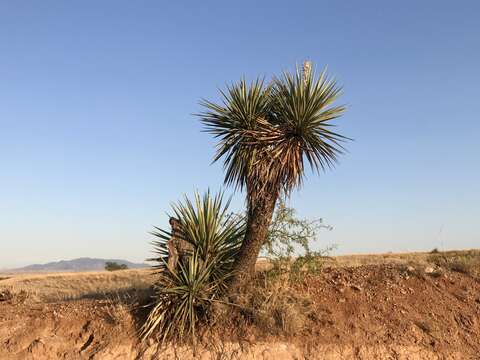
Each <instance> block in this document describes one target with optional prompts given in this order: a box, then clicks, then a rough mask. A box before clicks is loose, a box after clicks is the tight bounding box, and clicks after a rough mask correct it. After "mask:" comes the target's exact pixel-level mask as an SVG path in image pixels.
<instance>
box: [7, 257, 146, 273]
mask: <svg viewBox="0 0 480 360" xmlns="http://www.w3.org/2000/svg"><path fill="white" fill-rule="evenodd" d="M109 261H110V262H116V263H117V264H125V265H127V266H128V268H129V269H140V268H145V267H148V266H149V265H148V264H137V263H132V262H130V261H127V260H120V259H94V258H88V257H84V258H78V259H73V260H61V261H55V262H50V263H47V264H34V265H28V266H25V267H22V268H18V269H14V270H11V271H15V272H47V271H91V270H104V269H105V263H106V262H109Z"/></svg>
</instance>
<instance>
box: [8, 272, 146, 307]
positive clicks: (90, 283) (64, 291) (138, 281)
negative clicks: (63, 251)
mask: <svg viewBox="0 0 480 360" xmlns="http://www.w3.org/2000/svg"><path fill="white" fill-rule="evenodd" d="M152 282H153V275H151V271H149V270H148V269H141V270H122V271H115V272H108V271H99V272H77V273H72V272H68V273H37V274H11V275H9V276H8V277H7V276H5V277H4V278H3V280H0V292H1V291H5V290H8V291H10V292H11V293H13V294H18V293H26V294H27V295H28V297H29V298H30V299H32V300H37V301H45V302H55V301H63V300H71V299H81V298H101V297H103V298H108V297H122V296H130V295H131V293H136V294H138V293H146V292H148V291H149V288H150V286H151V284H152Z"/></svg>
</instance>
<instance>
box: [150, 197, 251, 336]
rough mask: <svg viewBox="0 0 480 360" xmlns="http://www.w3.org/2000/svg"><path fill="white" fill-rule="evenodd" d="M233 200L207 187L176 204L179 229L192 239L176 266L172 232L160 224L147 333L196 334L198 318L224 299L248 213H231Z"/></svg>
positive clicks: (207, 313)
mask: <svg viewBox="0 0 480 360" xmlns="http://www.w3.org/2000/svg"><path fill="white" fill-rule="evenodd" d="M229 203H230V201H227V202H226V203H225V204H223V196H222V194H221V193H220V194H217V195H215V196H212V195H211V194H210V192H207V193H206V194H205V195H204V196H203V197H201V196H200V195H199V194H198V193H196V194H195V196H194V201H193V202H192V201H191V200H190V199H188V198H187V197H185V199H184V201H183V202H180V203H177V204H174V205H173V206H172V207H173V212H174V216H175V217H176V218H177V219H178V220H179V223H180V225H179V233H178V234H175V235H176V236H178V237H180V238H181V239H182V240H185V241H187V242H189V243H190V244H191V245H192V252H191V254H190V255H189V256H187V257H183V258H182V257H181V258H180V259H179V262H178V264H177V267H176V268H175V269H171V268H169V267H168V266H167V261H168V248H167V242H168V240H169V239H170V237H171V235H172V234H171V233H170V232H169V231H166V230H162V229H159V228H156V231H155V232H154V233H153V234H154V235H155V236H157V237H158V240H157V241H154V242H153V245H154V251H155V252H156V253H157V255H158V257H157V258H154V259H150V260H153V261H156V262H157V264H156V265H155V269H156V270H157V274H158V281H157V283H156V284H155V297H154V302H153V304H152V305H153V307H152V310H151V312H150V314H149V316H148V318H147V321H146V322H145V324H144V325H143V327H142V336H143V338H146V337H148V336H150V335H152V334H154V333H157V334H159V335H160V337H161V339H162V340H163V341H165V340H167V339H169V338H178V339H180V340H182V339H185V338H186V337H187V336H193V337H194V336H195V333H196V325H197V323H198V322H199V321H201V320H203V319H206V318H208V315H209V313H210V309H211V305H212V303H213V302H215V301H220V299H221V297H222V295H223V294H224V293H225V290H226V288H227V285H226V283H227V280H228V279H229V278H230V277H231V276H232V265H233V261H234V259H235V256H236V255H237V253H238V250H239V247H240V244H241V241H242V239H243V237H244V232H245V225H244V219H242V218H239V217H237V216H229V215H228V206H229Z"/></svg>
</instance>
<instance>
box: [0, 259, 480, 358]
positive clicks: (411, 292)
mask: <svg viewBox="0 0 480 360" xmlns="http://www.w3.org/2000/svg"><path fill="white" fill-rule="evenodd" d="M293 291H298V292H302V293H305V294H307V293H308V294H309V296H310V298H311V299H312V301H313V304H312V306H313V308H314V312H313V313H312V314H309V317H308V324H307V326H306V327H305V330H304V331H301V332H299V333H298V334H295V335H293V336H291V337H289V338H285V337H280V336H274V335H271V334H270V335H269V334H266V333H265V332H262V330H261V329H252V332H251V333H252V336H251V337H250V339H249V340H248V342H247V343H240V344H238V343H237V344H236V343H229V342H225V341H222V342H220V341H219V342H218V343H216V344H215V346H214V347H213V348H212V347H210V348H209V349H208V350H205V349H202V348H200V349H199V350H198V353H197V355H198V356H199V358H203V359H210V358H218V359H228V358H240V359H242V358H255V359H276V360H279V359H302V358H306V359H480V283H479V282H478V281H477V280H475V279H473V278H472V277H470V276H468V275H464V274H460V273H456V272H448V271H445V272H443V273H442V274H435V275H428V274H425V273H424V269H420V270H414V269H407V268H406V267H405V266H400V265H369V266H360V267H355V268H353V267H352V268H328V269H325V270H324V272H323V273H322V274H321V275H319V276H315V277H309V278H307V279H305V280H304V281H302V282H299V283H298V284H296V285H295V288H294V289H293ZM0 300H3V301H0V359H2V360H3V359H22V360H23V359H39V360H43V359H102V360H103V359H106V360H109V359H157V358H158V359H173V358H180V359H188V358H191V356H192V354H191V352H189V351H187V350H186V349H183V348H177V349H174V348H173V347H170V348H168V349H166V350H162V352H160V353H157V354H155V352H156V346H155V345H154V344H151V343H150V344H143V345H141V344H139V343H138V341H137V337H136V335H135V334H136V329H137V326H136V323H137V322H138V321H141V319H140V318H138V317H136V316H135V315H134V314H132V313H130V312H129V311H128V310H127V308H126V307H125V306H124V305H122V304H121V303H115V302H112V301H106V300H76V301H65V302H56V303H41V302H40V303H31V302H29V301H28V298H27V299H23V298H22V297H21V296H19V295H16V296H14V297H13V298H9V296H8V295H5V294H4V296H3V297H0ZM252 326H254V325H252Z"/></svg>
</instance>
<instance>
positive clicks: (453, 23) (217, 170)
mask: <svg viewBox="0 0 480 360" xmlns="http://www.w3.org/2000/svg"><path fill="white" fill-rule="evenodd" d="M479 13H480V3H479V2H478V1H471V2H469V1H458V2H453V1H438V0H437V1H396V2H393V1H362V2H358V1H312V2H301V1H297V2H292V1H288V2H281V1H261V2H260V1H251V2H250V1H236V2H226V1H219V2H210V1H195V2H193V1H192V2H181V1H175V2H173V1H172V2H163V1H117V0H116V1H76V2H72V1H47V0H44V1H2V2H0V166H1V168H0V268H5V267H11V266H20V265H25V264H28V263H33V262H46V261H52V260H59V259H68V258H75V257H80V256H92V257H108V258H125V259H128V260H133V261H142V260H143V259H145V258H147V257H149V256H150V255H151V253H150V248H151V247H150V245H149V241H151V240H152V236H151V235H149V234H148V231H150V230H151V229H152V226H153V225H159V226H165V225H166V224H167V217H166V215H165V212H166V211H168V210H169V203H170V202H171V201H175V200H177V199H178V198H180V197H181V195H182V194H183V193H187V194H191V193H192V192H193V191H194V190H195V189H199V190H204V189H206V188H207V187H210V188H211V189H219V188H220V187H221V185H222V181H223V171H222V167H221V165H220V164H218V165H210V162H211V158H212V155H213V140H212V139H211V138H210V136H209V135H208V134H205V133H201V132H200V130H201V125H200V123H199V121H198V119H197V118H195V117H194V116H193V115H192V113H196V112H198V111H199V110H201V108H200V106H199V105H198V101H199V100H200V99H201V98H207V99H210V100H218V98H219V96H218V88H224V86H225V84H227V83H230V82H232V81H236V80H238V79H239V78H240V77H241V76H242V75H245V76H246V77H247V78H253V77H255V76H257V75H261V76H266V77H267V78H268V77H270V76H271V75H272V74H278V73H279V72H280V71H282V70H285V69H287V70H291V69H293V67H294V66H295V64H296V63H301V62H302V61H303V60H304V59H305V58H308V59H311V60H312V61H313V62H314V64H316V65H317V66H319V67H323V66H324V65H328V69H329V72H330V73H331V74H332V75H335V76H336V78H337V79H338V81H339V82H340V83H341V84H343V86H344V91H345V94H344V97H343V102H345V103H346V104H347V105H348V111H347V113H346V115H345V116H344V117H342V118H341V119H339V121H338V125H339V127H338V130H339V131H341V132H342V133H344V134H345V135H347V136H349V137H352V138H354V139H355V141H354V142H351V143H349V144H348V149H349V153H348V154H346V155H345V156H343V158H342V159H341V162H340V164H339V166H338V167H337V168H336V169H334V170H333V171H329V172H327V173H325V174H322V175H321V176H319V177H318V176H313V175H312V174H308V175H309V176H308V179H307V181H306V183H305V186H304V187H303V188H302V189H301V190H300V191H299V192H296V193H295V194H294V195H293V196H292V197H291V199H290V205H292V206H293V207H295V208H296V209H297V210H298V212H299V214H300V215H301V216H306V217H323V218H324V219H325V221H326V222H327V223H328V224H331V225H333V226H334V230H333V231H331V232H323V233H322V234H321V236H320V239H319V243H318V247H320V248H321V247H325V246H327V245H330V244H337V245H338V250H337V253H353V252H355V253H358V252H385V251H413V250H430V249H432V248H433V247H439V248H442V247H443V248H472V247H480V235H479V230H478V228H479V223H478V217H479V215H480V189H479V184H480V161H479V156H480V142H479V141H480V140H479V139H480V124H479V108H478V104H479V95H480V90H479V84H480V68H479V65H480V24H479V18H478V15H479ZM227 192H228V193H231V190H230V189H228V191H227ZM234 196H235V197H234V203H233V204H234V207H235V208H236V209H240V208H241V207H242V206H243V195H242V194H238V193H237V194H235V195H234Z"/></svg>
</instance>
